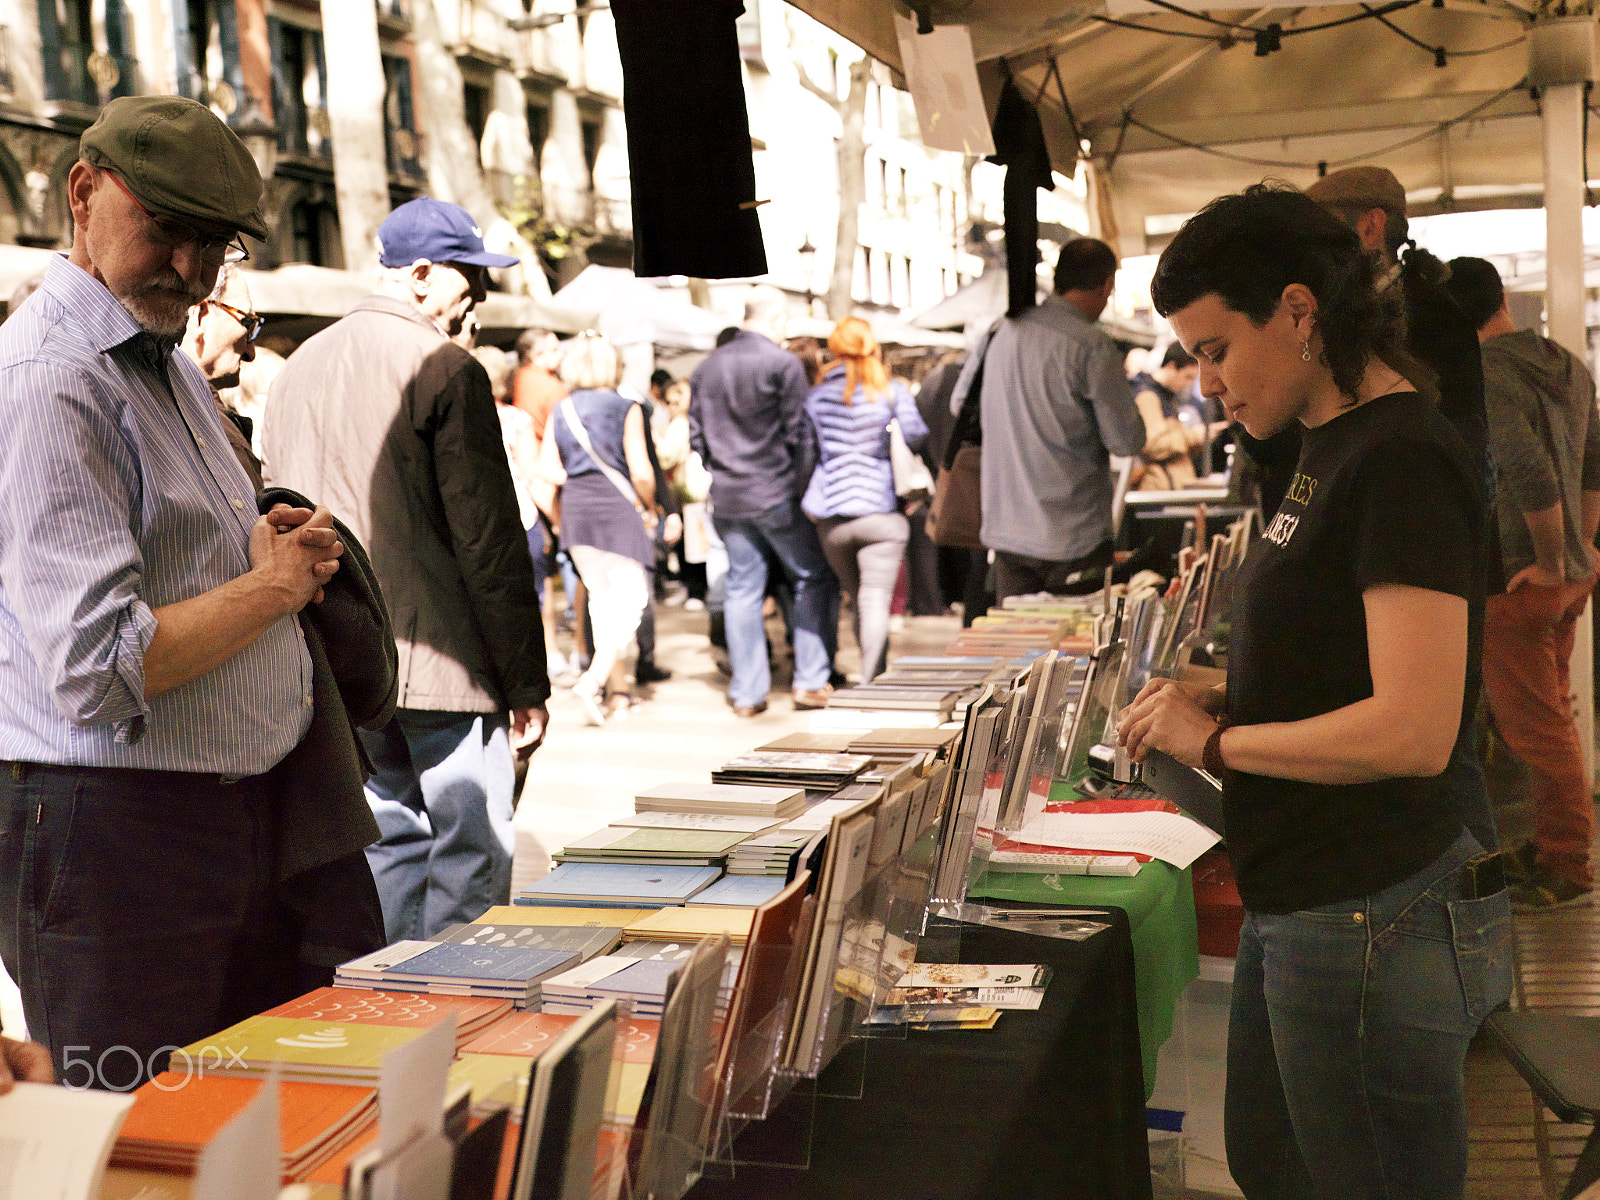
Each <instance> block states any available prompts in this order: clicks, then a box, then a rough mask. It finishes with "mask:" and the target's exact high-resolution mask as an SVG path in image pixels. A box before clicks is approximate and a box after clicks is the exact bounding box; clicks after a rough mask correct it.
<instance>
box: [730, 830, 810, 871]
mask: <svg viewBox="0 0 1600 1200" xmlns="http://www.w3.org/2000/svg"><path fill="white" fill-rule="evenodd" d="M810 840H811V831H810V830H808V829H789V828H787V827H785V828H782V829H774V830H773V831H772V832H771V833H758V834H757V835H756V836H755V837H753V838H749V839H747V840H745V841H742V842H740V843H739V844H738V845H737V846H735V847H734V849H733V853H732V854H730V855H729V856H728V875H729V876H730V877H732V876H735V875H768V876H776V877H777V878H779V879H782V878H785V877H787V875H788V874H789V864H790V863H791V862H793V861H794V856H795V855H796V854H797V853H798V852H799V851H800V850H801V848H802V847H804V846H805V844H806V843H807V842H808V841H810Z"/></svg>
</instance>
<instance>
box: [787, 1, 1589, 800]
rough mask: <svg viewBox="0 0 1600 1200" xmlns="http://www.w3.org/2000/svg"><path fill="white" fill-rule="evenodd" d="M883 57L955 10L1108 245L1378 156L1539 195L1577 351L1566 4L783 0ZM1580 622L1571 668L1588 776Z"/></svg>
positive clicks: (1444, 203) (1514, 195) (1391, 163)
mask: <svg viewBox="0 0 1600 1200" xmlns="http://www.w3.org/2000/svg"><path fill="white" fill-rule="evenodd" d="M791 3H793V4H794V5H795V6H796V7H797V8H800V9H803V10H804V11H805V12H807V13H809V14H810V15H811V16H813V17H815V18H816V19H817V20H819V21H821V22H822V23H823V24H825V25H827V26H829V27H831V28H832V29H834V30H836V31H837V32H839V33H840V34H842V35H843V36H845V37H847V38H849V39H850V40H851V41H853V42H855V43H856V44H857V45H858V46H861V47H862V48H863V49H864V50H866V51H867V53H868V54H870V55H872V56H873V57H874V58H876V59H878V60H880V61H882V62H884V63H886V64H888V65H889V66H890V67H891V68H893V69H895V70H896V71H899V70H901V62H900V48H899V42H898V35H897V33H896V27H895V17H896V16H897V15H898V16H900V17H901V18H905V17H907V16H911V15H913V13H914V14H915V15H916V16H917V17H919V18H921V19H922V20H924V21H925V22H928V23H931V24H934V25H945V24H951V25H956V24H959V25H964V26H966V27H967V28H968V30H969V32H970V33H971V37H972V44H973V53H974V56H975V57H976V59H977V60H978V74H979V80H980V82H981V84H982V86H983V89H984V93H985V100H986V102H987V104H988V108H989V113H990V115H991V116H992V115H993V113H994V109H995V101H996V98H997V96H998V92H999V89H1000V87H1001V84H1002V82H1003V80H1004V79H1005V77H1006V75H1007V74H1009V75H1010V76H1011V77H1013V78H1014V79H1016V80H1017V81H1018V84H1019V87H1020V88H1021V90H1022V92H1023V94H1024V95H1025V96H1027V97H1028V98H1029V99H1030V100H1032V101H1033V102H1034V103H1035V106H1036V107H1037V109H1038V110H1039V116H1040V120H1041V123H1042V124H1043V126H1044V132H1045V139H1046V142H1047V144H1048V146H1049V148H1050V154H1051V158H1052V162H1053V165H1054V166H1055V168H1056V169H1057V170H1058V171H1062V172H1066V173H1071V172H1073V171H1075V170H1078V169H1087V170H1088V171H1089V172H1090V176H1089V183H1090V196H1091V221H1092V223H1093V225H1094V228H1093V230H1092V232H1094V233H1095V234H1096V235H1097V236H1100V237H1102V238H1104V239H1105V240H1106V241H1108V242H1111V243H1112V244H1113V245H1114V246H1116V247H1118V249H1119V250H1120V251H1121V252H1122V253H1123V254H1138V253H1143V252H1144V251H1145V250H1146V249H1147V248H1148V247H1147V245H1146V242H1145V238H1146V236H1147V234H1155V235H1159V234H1161V233H1164V232H1167V231H1170V230H1171V229H1172V228H1174V227H1175V225H1176V220H1175V218H1179V217H1182V216H1184V215H1186V214H1188V213H1192V212H1194V211H1195V210H1197V209H1198V208H1200V207H1201V206H1202V205H1203V204H1205V203H1206V201H1208V200H1210V199H1211V198H1213V197H1214V196H1217V195H1220V194H1223V193H1226V192H1233V191H1238V190H1239V189H1240V188H1242V187H1244V186H1247V185H1248V184H1251V183H1254V182H1257V181H1259V180H1261V179H1263V178H1268V177H1272V178H1281V179H1285V180H1287V181H1288V182H1290V183H1294V184H1297V185H1300V186H1306V185H1308V184H1309V183H1311V182H1312V181H1313V180H1314V179H1315V178H1316V177H1317V175H1318V173H1319V171H1320V170H1322V169H1324V168H1326V169H1328V170H1334V169H1337V168H1339V167H1342V166H1348V165H1353V164H1355V163H1378V164H1381V165H1383V166H1386V167H1388V168H1389V169H1390V170H1392V171H1393V172H1394V173H1395V174H1396V175H1397V176H1398V177H1399V179H1400V182H1401V183H1402V184H1403V185H1404V187H1405V189H1406V193H1407V198H1408V205H1409V207H1411V210H1412V211H1413V212H1414V213H1417V214H1422V213H1428V212H1437V211H1448V210H1450V209H1452V208H1491V207H1497V206H1502V205H1508V204H1516V205H1527V204H1530V203H1532V204H1538V203H1541V202H1542V203H1543V205H1544V208H1545V213H1546V230H1547V233H1546V277H1545V312H1546V320H1547V323H1548V327H1549V334H1550V336H1551V337H1553V338H1555V339H1556V340H1557V341H1559V342H1561V343H1562V344H1563V345H1565V346H1566V347H1567V348H1568V349H1570V350H1571V351H1573V352H1574V353H1575V354H1577V355H1579V356H1580V357H1583V358H1585V359H1587V358H1588V344H1587V341H1588V339H1587V336H1586V331H1585V327H1584V307H1585V306H1584V285H1585V279H1584V269H1585V262H1584V253H1583V230H1582V214H1583V207H1584V202H1585V189H1586V186H1587V179H1588V177H1589V169H1588V161H1587V160H1588V153H1587V149H1588V147H1587V140H1588V139H1587V119H1588V107H1587V90H1588V87H1589V83H1590V82H1591V81H1592V80H1593V79H1594V78H1595V76H1596V70H1595V18H1594V15H1593V13H1592V12H1591V11H1589V6H1588V5H1582V6H1575V8H1574V9H1573V10H1570V15H1569V8H1568V5H1567V4H1566V3H1565V0H1393V2H1388V3H1371V4H1356V5H1346V4H1321V3H1312V4H1309V5H1304V6H1294V7H1267V6H1255V5H1249V4H1241V3H1240V0H1218V3H1219V4H1220V5H1221V6H1220V7H1210V8H1208V9H1206V10H1204V11H1202V10H1201V9H1199V8H1198V7H1193V6H1191V5H1189V4H1185V3H1182V2H1181V0H1180V2H1177V3H1175V2H1173V0H1093V2H1090V0H914V3H912V4H909V5H908V4H905V3H903V2H898V0H791ZM1588 630H1589V622H1588V621H1580V622H1579V644H1578V647H1577V649H1576V651H1575V653H1574V660H1573V661H1574V669H1573V683H1574V687H1575V690H1577V692H1578V697H1579V711H1580V713H1581V715H1582V720H1581V722H1580V723H1581V725H1582V728H1581V729H1580V737H1581V740H1582V743H1583V745H1584V751H1585V755H1586V759H1588V760H1589V765H1590V768H1591V774H1592V767H1593V763H1592V747H1593V741H1594V725H1593V711H1594V705H1593V694H1592V674H1591V670H1590V663H1591V659H1592V647H1591V646H1590V644H1589V636H1588Z"/></svg>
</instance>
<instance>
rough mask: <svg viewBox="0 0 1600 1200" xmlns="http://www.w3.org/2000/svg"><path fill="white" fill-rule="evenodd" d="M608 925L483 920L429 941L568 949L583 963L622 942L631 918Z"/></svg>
mask: <svg viewBox="0 0 1600 1200" xmlns="http://www.w3.org/2000/svg"><path fill="white" fill-rule="evenodd" d="M611 920H612V922H613V923H612V924H609V925H520V924H511V923H509V922H508V923H505V924H501V923H498V922H488V921H484V920H482V919H481V918H480V919H479V920H477V921H474V922H473V923H472V924H470V925H451V926H448V927H447V928H445V929H442V930H440V931H439V932H438V933H436V934H434V935H433V936H432V937H431V938H429V939H428V940H429V941H430V942H453V943H454V944H455V945H458V946H498V947H502V948H509V949H512V950H567V951H570V952H571V953H573V954H576V955H577V956H578V960H579V961H580V962H582V961H584V960H586V959H590V958H593V957H594V956H595V955H596V954H604V953H605V952H606V951H607V950H610V949H611V947H613V946H615V945H616V944H617V943H618V942H620V941H621V940H622V931H623V929H624V928H625V927H626V926H627V925H629V924H630V923H631V920H632V918H628V919H623V918H621V917H613V918H611Z"/></svg>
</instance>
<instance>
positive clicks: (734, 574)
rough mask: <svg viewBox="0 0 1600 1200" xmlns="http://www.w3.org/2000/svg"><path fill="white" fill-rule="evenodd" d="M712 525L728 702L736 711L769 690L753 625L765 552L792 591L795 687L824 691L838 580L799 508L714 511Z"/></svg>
mask: <svg viewBox="0 0 1600 1200" xmlns="http://www.w3.org/2000/svg"><path fill="white" fill-rule="evenodd" d="M712 520H713V522H714V523H715V525H716V527H717V534H718V536H719V537H721V538H722V542H723V545H725V546H726V547H727V551H728V578H727V599H726V601H725V602H724V606H723V619H724V621H725V622H726V629H727V634H728V659H729V661H730V663H731V664H732V667H733V680H732V682H731V683H729V685H728V700H729V702H730V703H731V704H733V705H734V706H735V707H739V708H742V707H747V706H751V705H755V704H760V703H762V702H764V701H765V700H766V698H767V693H768V692H769V691H770V690H771V689H772V670H771V668H770V667H769V666H768V665H767V639H766V636H765V634H766V630H765V627H764V625H763V624H762V620H761V605H762V601H763V600H764V599H765V598H766V594H767V560H766V557H765V555H764V553H763V551H764V550H766V549H770V550H771V551H772V553H773V554H774V555H775V556H776V557H777V559H778V562H779V563H780V564H781V565H782V567H783V571H784V574H786V575H787V576H788V577H789V582H790V584H791V585H792V586H793V587H794V618H793V622H794V623H793V629H794V687H795V690H796V691H814V690H817V689H820V688H823V687H826V686H827V683H828V673H829V672H830V671H831V670H832V668H833V654H834V650H835V648H836V644H837V642H838V636H839V583H838V581H837V580H836V579H834V577H833V571H832V570H830V569H829V567H828V563H827V560H826V559H825V558H823V556H822V546H821V544H820V543H819V542H818V541H817V531H816V529H815V528H814V527H813V526H812V524H811V522H810V521H808V520H806V518H805V515H804V514H803V513H801V511H800V505H799V503H798V502H796V501H789V502H787V503H784V504H780V505H778V506H777V507H775V508H769V509H768V510H767V511H766V512H764V513H761V514H760V515H759V516H755V517H725V516H723V515H722V514H721V513H716V514H714V515H713V517H712Z"/></svg>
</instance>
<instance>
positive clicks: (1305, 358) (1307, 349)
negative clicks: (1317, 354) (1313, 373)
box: [1300, 341, 1311, 362]
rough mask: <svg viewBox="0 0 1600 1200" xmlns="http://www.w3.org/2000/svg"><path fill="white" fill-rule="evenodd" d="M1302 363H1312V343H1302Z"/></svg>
mask: <svg viewBox="0 0 1600 1200" xmlns="http://www.w3.org/2000/svg"><path fill="white" fill-rule="evenodd" d="M1300 361H1301V362H1310V361H1311V343H1310V342H1309V341H1304V342H1301V343H1300Z"/></svg>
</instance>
